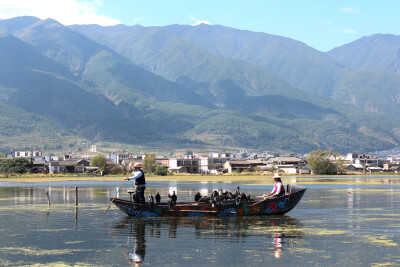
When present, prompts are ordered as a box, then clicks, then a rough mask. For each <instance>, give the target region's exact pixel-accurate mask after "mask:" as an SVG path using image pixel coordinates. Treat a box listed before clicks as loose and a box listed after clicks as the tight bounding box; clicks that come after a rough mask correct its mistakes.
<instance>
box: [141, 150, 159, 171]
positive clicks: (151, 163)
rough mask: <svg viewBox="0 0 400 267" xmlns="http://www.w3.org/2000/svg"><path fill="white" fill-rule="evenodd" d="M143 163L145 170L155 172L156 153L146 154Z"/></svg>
mask: <svg viewBox="0 0 400 267" xmlns="http://www.w3.org/2000/svg"><path fill="white" fill-rule="evenodd" d="M142 164H143V170H144V171H145V172H148V173H154V172H155V171H156V156H155V155H154V154H146V156H145V157H144V159H143V163H142Z"/></svg>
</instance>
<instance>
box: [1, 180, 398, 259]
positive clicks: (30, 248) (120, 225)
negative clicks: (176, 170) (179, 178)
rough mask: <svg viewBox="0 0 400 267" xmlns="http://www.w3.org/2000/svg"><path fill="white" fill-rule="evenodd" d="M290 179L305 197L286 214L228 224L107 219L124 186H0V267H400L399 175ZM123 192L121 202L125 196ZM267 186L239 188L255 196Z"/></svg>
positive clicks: (207, 189) (177, 186)
mask: <svg viewBox="0 0 400 267" xmlns="http://www.w3.org/2000/svg"><path fill="white" fill-rule="evenodd" d="M228 179H229V178H228ZM288 181H291V182H292V183H296V184H298V185H301V186H305V187H307V188H308V190H307V191H306V193H305V195H304V197H303V199H302V200H301V201H300V203H299V204H298V205H297V207H296V208H295V209H293V210H292V211H291V212H289V213H288V214H287V215H284V216H269V217H268V216H264V217H261V216H257V217H229V218H130V217H127V216H126V215H125V214H124V213H122V212H121V211H119V210H118V209H117V208H116V207H115V206H111V208H110V210H109V211H108V212H107V214H106V215H104V214H103V213H104V211H105V209H106V208H107V206H108V204H109V200H108V199H109V197H112V196H114V194H115V192H116V188H117V187H118V186H119V185H120V182H52V183H38V184H34V183H30V184H26V183H9V182H2V183H0V236H1V239H0V266H23V265H34V266H52V265H54V266H55V265H64V266H73V265H78V266H130V265H135V261H137V262H136V265H138V263H139V262H141V264H140V265H141V266H267V265H270V264H278V265H280V266H283V265H286V266H339V265H340V266H371V265H372V266H393V265H397V266H398V265H400V246H399V245H400V177H399V176H397V177H396V176H382V177H377V176H359V177H356V176H349V177H334V178H332V177H329V178H327V177H313V178H286V179H285V180H284V183H285V182H288ZM75 186H79V194H78V201H79V204H78V206H75ZM125 186H126V185H124V188H122V189H121V191H120V197H121V198H129V195H128V194H127V193H126V189H127V188H126V187H125ZM236 186H237V184H236V183H235V184H234V183H230V182H218V183H212V182H208V183H207V182H190V183H189V182H148V188H147V190H146V196H147V195H148V194H149V193H152V194H153V195H154V194H155V193H156V192H157V191H159V192H160V194H161V195H162V196H166V195H167V194H168V193H169V192H171V191H172V190H175V191H176V192H177V195H178V202H179V201H189V200H192V198H193V196H194V194H195V193H196V192H197V191H200V192H201V193H202V194H203V195H204V194H207V193H208V194H209V193H211V191H212V190H213V189H219V188H223V189H224V190H225V189H226V190H231V191H234V189H235V188H236ZM271 187H272V185H265V184H264V185H262V184H261V185H260V184H256V183H255V182H254V181H248V182H246V183H241V191H242V192H245V193H249V194H255V195H261V194H263V193H266V192H269V191H270V190H271ZM46 191H49V192H50V200H51V205H48V202H47V197H46V195H45V192H46Z"/></svg>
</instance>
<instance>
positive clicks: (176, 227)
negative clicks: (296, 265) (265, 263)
mask: <svg viewBox="0 0 400 267" xmlns="http://www.w3.org/2000/svg"><path fill="white" fill-rule="evenodd" d="M110 228H111V231H110V235H111V236H112V237H113V238H114V239H115V240H116V242H117V243H118V246H119V247H121V248H124V250H125V251H124V255H125V256H126V259H127V260H128V262H129V263H132V264H134V263H135V264H140V263H141V262H143V261H144V259H145V255H146V240H147V239H149V238H167V239H168V238H174V239H175V238H185V236H184V234H181V235H182V236H179V234H178V232H179V231H183V232H185V234H187V232H192V233H193V236H194V237H195V238H196V239H203V240H212V241H210V242H221V243H226V245H225V246H229V243H243V242H245V241H246V240H248V239H251V238H254V237H263V238H267V239H269V241H267V243H270V244H273V246H274V251H273V252H271V254H272V255H273V256H274V257H276V258H281V257H282V253H283V251H284V246H285V245H289V244H291V243H292V242H293V240H294V239H301V238H302V237H303V236H304V233H303V232H302V230H301V223H300V222H299V221H298V220H296V219H295V218H292V217H290V216H270V217H226V218H135V217H124V218H123V219H121V220H120V221H118V222H116V223H115V224H114V225H112V226H111V227H110ZM124 244H126V245H124ZM154 256H155V255H149V257H154Z"/></svg>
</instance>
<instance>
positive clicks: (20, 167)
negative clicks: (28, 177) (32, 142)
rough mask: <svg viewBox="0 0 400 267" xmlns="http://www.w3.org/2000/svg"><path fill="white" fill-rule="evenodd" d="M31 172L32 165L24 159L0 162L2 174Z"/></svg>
mask: <svg viewBox="0 0 400 267" xmlns="http://www.w3.org/2000/svg"><path fill="white" fill-rule="evenodd" d="M32 171H33V164H32V162H31V161H30V160H28V159H25V158H12V159H5V160H2V161H1V162H0V172H2V173H26V172H32Z"/></svg>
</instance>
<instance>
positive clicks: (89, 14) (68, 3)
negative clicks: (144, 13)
mask: <svg viewBox="0 0 400 267" xmlns="http://www.w3.org/2000/svg"><path fill="white" fill-rule="evenodd" d="M101 5H102V2H101V1H100V0H90V1H89V0H88V1H78V0H57V1H55V0H34V1H33V0H1V1H0V19H8V18H13V17H18V16H34V17H38V18H40V19H46V18H52V19H55V20H57V21H59V22H60V23H62V24H64V25H71V24H99V25H104V26H106V25H115V24H120V23H121V22H120V21H119V20H117V19H113V18H110V17H107V16H104V15H99V14H97V8H98V7H99V6H101Z"/></svg>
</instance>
